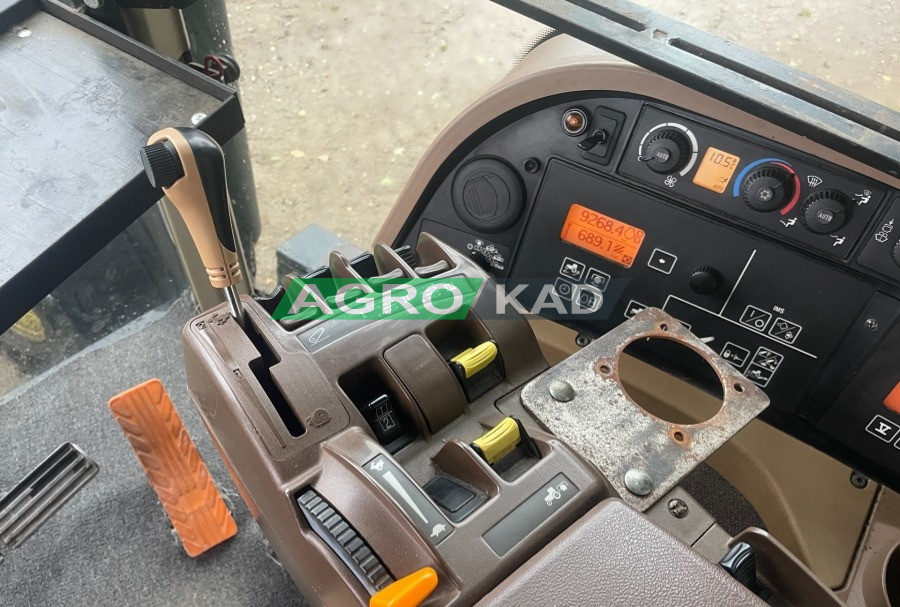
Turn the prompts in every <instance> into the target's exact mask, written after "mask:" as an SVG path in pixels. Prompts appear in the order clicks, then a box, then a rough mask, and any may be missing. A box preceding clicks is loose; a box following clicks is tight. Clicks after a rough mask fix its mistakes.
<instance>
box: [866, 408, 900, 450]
mask: <svg viewBox="0 0 900 607" xmlns="http://www.w3.org/2000/svg"><path fill="white" fill-rule="evenodd" d="M866 432H868V433H869V434H871V435H872V436H875V437H878V438H880V439H881V440H883V441H884V442H886V443H889V442H891V441H893V440H894V439H895V438H896V437H897V435H898V434H900V425H897V424H895V423H894V422H892V421H891V420H889V419H887V418H886V417H882V416H881V415H876V416H875V417H873V418H872V421H870V422H869V425H868V426H866Z"/></svg>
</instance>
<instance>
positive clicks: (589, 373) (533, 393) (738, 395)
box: [522, 308, 769, 511]
mask: <svg viewBox="0 0 900 607" xmlns="http://www.w3.org/2000/svg"><path fill="white" fill-rule="evenodd" d="M647 337H656V338H664V339H671V340H674V341H676V342H679V343H681V344H682V345H684V346H685V347H687V348H690V349H691V350H693V351H695V352H696V353H698V354H699V355H701V356H702V357H703V358H704V359H705V360H706V361H707V362H708V363H709V364H710V366H711V367H712V368H713V370H714V371H715V373H716V375H718V377H719V379H720V381H721V382H722V389H723V393H724V399H723V403H722V407H721V409H719V412H718V413H717V414H716V415H714V416H713V417H711V418H710V419H708V420H706V421H704V422H701V423H697V424H676V423H671V422H668V421H665V420H663V419H660V418H658V417H656V416H654V415H652V414H650V413H648V412H647V411H645V410H644V409H642V408H641V407H640V406H639V405H638V404H637V403H635V402H634V401H633V400H632V399H631V398H630V397H629V396H628V395H627V394H626V393H625V390H624V389H623V388H622V384H621V383H620V380H619V368H618V361H619V356H620V355H621V354H622V351H623V350H624V349H625V348H626V346H628V345H629V344H630V343H632V342H634V341H636V340H639V339H644V338H647ZM560 381H564V382H567V383H568V384H570V385H571V387H572V388H573V389H574V394H572V393H571V392H570V393H569V394H565V393H564V394H560V393H559V386H560V385H561V384H559V383H557V384H555V385H554V393H555V394H556V396H557V397H560V396H562V397H563V398H562V399H560V400H558V399H557V398H554V396H552V395H551V384H553V383H554V382H560ZM565 398H570V400H568V401H565V402H564V400H565ZM522 403H523V404H524V406H525V408H526V409H528V410H529V411H531V413H532V414H534V415H535V417H537V418H538V419H539V420H540V421H541V422H542V423H543V424H544V425H545V426H547V428H548V429H549V430H550V431H551V432H553V433H554V434H555V435H556V436H558V437H559V438H561V439H562V440H564V441H565V442H566V443H568V444H569V445H570V446H571V447H572V448H574V449H575V450H576V451H577V452H578V453H580V454H581V455H582V456H583V457H584V458H585V459H587V460H588V461H590V462H591V463H593V464H594V465H595V466H597V467H598V468H599V469H600V472H602V473H603V475H604V476H605V477H606V478H607V480H608V481H609V482H610V484H611V485H612V486H613V487H614V488H615V489H616V491H617V492H618V493H619V494H620V495H621V496H622V499H623V500H624V501H626V502H627V503H628V504H630V505H631V506H634V507H635V508H637V509H638V510H641V511H644V510H646V509H647V508H649V507H650V506H651V505H653V503H654V502H656V500H658V499H659V498H660V497H662V496H663V495H665V494H666V493H667V492H668V491H669V490H670V489H671V488H672V487H674V486H675V485H676V484H677V483H678V481H679V480H680V479H681V478H683V477H684V476H685V475H686V474H687V473H688V472H690V471H691V470H693V469H694V467H696V466H697V464H699V463H700V462H702V461H703V460H705V459H706V458H707V457H709V456H710V455H711V454H712V453H713V452H714V451H715V450H716V449H718V448H719V447H721V446H722V445H723V444H724V443H725V442H726V441H727V440H728V439H730V438H731V437H732V436H734V435H735V434H736V433H737V431H738V430H740V429H741V428H743V427H744V426H745V425H746V424H747V423H748V422H749V421H750V420H752V419H753V418H755V417H756V416H757V415H759V413H760V412H762V411H763V409H765V408H766V407H767V406H768V404H769V399H768V398H767V397H766V395H765V394H764V393H763V391H762V390H760V389H759V388H758V387H757V386H756V385H755V384H753V383H752V382H750V381H748V380H747V379H746V378H745V377H743V376H742V375H741V374H740V373H739V372H738V371H737V370H736V369H735V368H734V367H732V366H731V365H730V364H729V363H728V362H726V361H725V360H724V359H722V358H720V357H719V356H718V355H717V354H716V353H715V352H713V351H712V350H711V349H710V348H709V347H707V346H706V344H704V343H703V342H701V341H700V340H699V339H698V338H697V337H695V336H694V335H693V334H692V333H691V332H690V331H688V330H687V329H686V328H685V327H684V326H683V325H681V323H679V322H678V320H676V319H675V318H673V317H671V316H669V315H668V314H666V313H665V312H663V311H662V310H659V309H656V308H648V309H646V310H644V311H642V312H640V313H638V314H636V315H635V316H634V317H633V318H632V319H631V320H629V321H627V322H625V323H623V324H621V325H619V326H618V327H617V328H615V329H614V330H612V331H610V332H609V333H607V334H606V335H604V336H603V337H601V338H599V339H597V340H595V341H594V342H592V343H591V344H590V345H589V346H587V347H585V348H584V349H583V350H581V351H580V352H577V353H576V354H573V355H572V356H570V357H569V358H567V359H566V360H564V361H562V362H561V363H559V364H558V365H556V366H555V367H553V368H552V369H550V370H549V371H547V372H546V373H543V374H541V375H540V376H538V377H537V378H536V379H534V380H532V381H531V383H529V384H528V385H526V386H525V388H524V389H523V390H522ZM629 472H631V475H632V476H634V475H635V474H637V475H639V476H641V477H643V480H644V481H645V487H644V489H643V490H642V491H639V492H638V493H641V494H640V495H639V494H638V493H634V492H632V491H630V490H629V489H628V487H627V486H626V480H625V477H626V474H627V473H629ZM644 474H646V475H647V476H649V483H647V482H646V481H647V480H648V479H647V478H646V476H644ZM628 485H630V486H632V488H634V485H633V484H632V483H628Z"/></svg>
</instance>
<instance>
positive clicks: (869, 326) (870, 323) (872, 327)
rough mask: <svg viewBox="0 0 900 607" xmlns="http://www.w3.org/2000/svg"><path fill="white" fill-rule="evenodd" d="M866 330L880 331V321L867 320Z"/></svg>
mask: <svg viewBox="0 0 900 607" xmlns="http://www.w3.org/2000/svg"><path fill="white" fill-rule="evenodd" d="M866 328H867V329H868V330H869V331H877V330H878V321H877V320H875V319H874V318H867V319H866Z"/></svg>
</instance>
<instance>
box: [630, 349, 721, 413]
mask: <svg viewBox="0 0 900 607" xmlns="http://www.w3.org/2000/svg"><path fill="white" fill-rule="evenodd" d="M617 367H618V371H619V381H620V382H621V384H622V388H623V389H624V390H625V393H626V394H627V395H628V396H629V397H630V398H631V400H633V401H634V402H635V403H637V405H638V406H639V407H640V408H641V409H643V410H644V411H646V412H647V413H649V414H651V415H653V416H655V417H658V418H659V419H662V420H665V421H667V422H671V423H673V424H697V423H700V422H704V421H706V420H708V419H710V418H712V417H713V416H714V415H715V414H716V413H718V412H719V409H721V408H722V401H723V399H724V398H725V393H724V390H723V386H722V381H721V380H720V379H719V376H718V374H717V373H716V371H715V369H713V367H712V366H711V365H710V364H709V363H708V362H707V361H706V359H705V358H703V356H701V355H700V354H699V353H697V352H696V351H694V350H692V349H691V348H689V347H687V346H686V345H684V344H682V343H681V342H679V341H676V340H674V339H669V338H666V337H646V338H642V339H636V340H634V341H632V342H631V343H629V344H628V345H627V346H625V349H624V350H623V351H622V356H620V357H619V363H618V365H617Z"/></svg>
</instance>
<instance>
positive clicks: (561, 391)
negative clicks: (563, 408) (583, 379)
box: [547, 379, 575, 403]
mask: <svg viewBox="0 0 900 607" xmlns="http://www.w3.org/2000/svg"><path fill="white" fill-rule="evenodd" d="M547 390H548V391H549V392H550V396H552V397H553V400H556V401H559V402H561V403H567V402H569V401H570V400H572V399H573V398H575V388H573V387H572V384H570V383H569V382H567V381H563V380H561V379H555V380H553V381H552V382H550V385H549V386H547Z"/></svg>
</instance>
